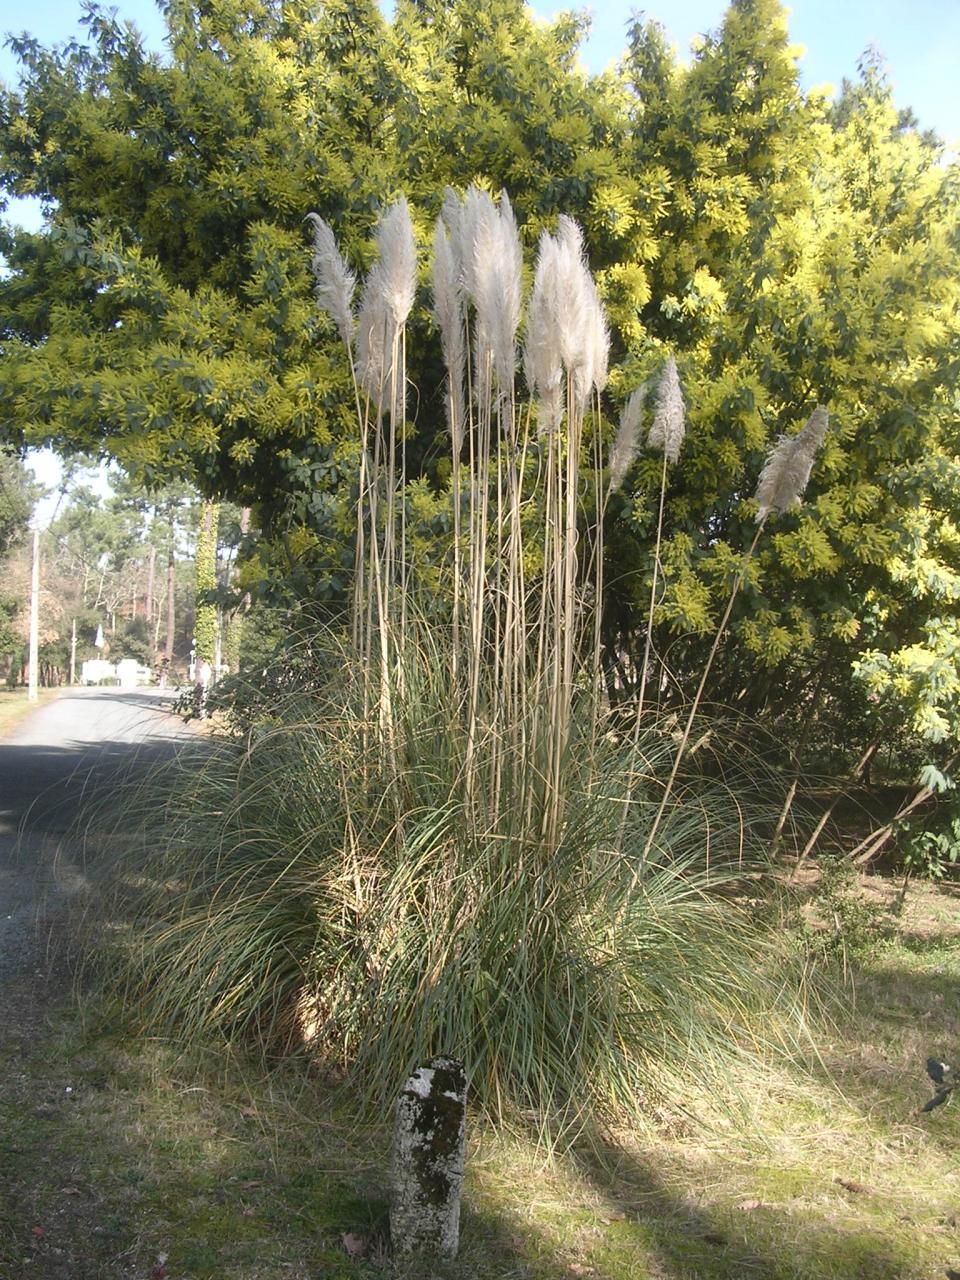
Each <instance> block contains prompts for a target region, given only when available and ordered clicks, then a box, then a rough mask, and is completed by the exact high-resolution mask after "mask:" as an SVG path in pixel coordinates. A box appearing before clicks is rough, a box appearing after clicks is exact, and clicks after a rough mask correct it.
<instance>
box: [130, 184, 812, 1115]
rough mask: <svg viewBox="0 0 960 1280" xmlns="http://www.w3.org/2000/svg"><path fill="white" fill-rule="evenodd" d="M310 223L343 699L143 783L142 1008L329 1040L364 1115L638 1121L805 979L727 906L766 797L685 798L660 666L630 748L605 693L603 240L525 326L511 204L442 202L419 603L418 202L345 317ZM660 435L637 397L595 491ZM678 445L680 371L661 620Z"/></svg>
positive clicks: (326, 690) (667, 381)
mask: <svg viewBox="0 0 960 1280" xmlns="http://www.w3.org/2000/svg"><path fill="white" fill-rule="evenodd" d="M311 221H312V222H313V227H314V252H313V268H314V272H315V275H316V280H317V298H318V302H319V303H320V305H321V306H322V307H323V308H324V309H326V310H327V311H328V312H329V314H330V315H331V317H332V319H333V320H334V322H335V324H336V326H337V330H338V332H339V334H340V337H341V339H342V342H343V344H344V348H345V353H346V358H347V360H348V363H349V366H350V371H351V375H352V378H353V386H354V401H355V407H356V414H357V428H356V449H357V455H358V459H359V464H358V486H357V490H356V498H355V499H351V502H353V504H354V505H353V509H352V511H351V515H352V517H353V519H354V521H355V526H354V527H355V569H356V572H355V580H354V589H353V599H352V607H351V616H350V621H349V627H347V628H345V631H346V632H347V634H345V635H343V636H341V637H332V636H331V637H328V638H327V641H326V646H327V650H328V652H330V653H331V654H332V657H331V658H330V660H329V661H328V662H327V663H326V664H325V668H326V669H327V670H328V671H330V672H333V673H334V674H333V675H331V677H330V678H329V680H328V681H327V682H326V683H325V684H324V686H323V690H322V693H321V694H320V695H318V696H316V697H315V698H314V699H312V700H310V701H307V702H301V703H291V704H289V705H282V706H279V707H277V708H276V709H275V710H274V713H273V714H272V716H271V717H270V724H269V725H264V726H263V727H257V726H254V727H253V728H252V729H250V730H249V732H248V735H247V737H246V739H245V740H244V742H243V743H233V742H226V743H224V744H222V745H220V746H219V747H217V748H216V749H215V750H214V751H213V753H212V754H211V756H210V758H209V759H208V760H207V761H206V763H205V764H204V765H203V767H202V768H200V769H199V770H195V771H194V772H191V773H190V774H188V776H187V777H186V778H177V780H176V781H177V785H175V786H172V787H170V788H169V789H168V791H167V793H166V794H167V799H166V801H165V808H164V810H163V818H162V821H160V822H158V821H157V817H156V810H155V809H154V808H153V807H152V802H153V798H154V797H155V795H156V784H152V787H151V790H150V792H149V793H147V799H146V801H145V802H144V804H143V807H144V809H145V811H146V812H147V813H148V814H149V820H148V822H147V824H146V825H145V827H144V830H147V829H149V831H150V832H151V833H155V832H156V831H158V830H159V831H160V832H161V836H160V839H161V846H160V848H159V849H157V848H156V847H151V848H149V850H148V852H147V856H146V858H145V860H144V862H143V864H142V866H141V867H140V868H139V869H138V872H137V875H136V878H135V882H136V887H135V890H134V891H133V892H132V894H131V895H128V901H129V904H130V905H129V915H130V918H131V920H132V925H131V929H130V934H129V938H130V946H129V962H130V970H129V972H130V974H131V978H130V983H129V987H128V994H129V996H130V1003H131V1006H132V1007H133V1008H134V1009H136V1010H137V1012H138V1014H139V1016H140V1017H141V1018H142V1020H143V1023H144V1025H148V1026H150V1027H153V1028H160V1029H162V1030H164V1031H165V1032H167V1033H169V1034H171V1035H178V1036H185V1037H188V1038H189V1037H202V1036H209V1035H214V1036H226V1037H231V1038H232V1037H236V1036H251V1035H253V1036H255V1037H257V1038H258V1039H259V1040H260V1042H261V1043H262V1044H264V1045H268V1046H271V1047H274V1048H277V1047H286V1048H289V1047H291V1046H293V1045H296V1044H298V1043H302V1044H306V1045H309V1048H310V1052H311V1054H312V1055H313V1056H314V1057H315V1058H319V1059H320V1061H322V1062H323V1064H324V1065H325V1066H327V1067H328V1068H329V1069H330V1070H331V1072H332V1073H334V1074H335V1075H336V1076H337V1077H338V1078H342V1079H344V1080H346V1081H347V1082H348V1085H349V1088H350V1090H352V1091H353V1094H354V1096H356V1097H359V1098H361V1099H363V1100H364V1101H366V1102H367V1103H369V1104H377V1105H382V1103H383V1102H384V1100H385V1099H387V1098H390V1097H392V1096H393V1094H394V1092H395V1090H396V1088H397V1086H398V1084H399V1082H401V1081H402V1080H403V1079H404V1078H405V1076H406V1074H407V1073H408V1072H409V1070H410V1069H411V1067H412V1066H414V1065H415V1064H416V1063H417V1062H418V1061H422V1060H423V1058H424V1057H425V1056H427V1055H430V1054H433V1053H435V1052H439V1051H443V1052H452V1053H454V1054H458V1055H460V1056H462V1057H463V1058H464V1059H465V1061H466V1063H467V1068H468V1071H469V1073H470V1076H471V1091H472V1094H473V1096H474V1098H475V1099H476V1100H477V1101H478V1102H479V1103H480V1104H481V1105H482V1106H484V1107H485V1108H486V1109H487V1110H488V1111H490V1112H491V1113H492V1114H497V1115H499V1114H503V1113H504V1111H506V1110H510V1109H520V1110H529V1109H533V1110H534V1111H535V1112H536V1113H537V1114H538V1115H539V1116H544V1115H546V1114H549V1113H554V1112H556V1111H558V1110H567V1109H571V1108H572V1109H573V1110H574V1111H575V1112H578V1113H579V1112H583V1111H585V1110H592V1111H598V1110H599V1111H602V1112H604V1113H605V1114H620V1115H624V1114H628V1115H631V1116H633V1117H634V1118H637V1117H639V1116H640V1115H641V1114H642V1113H643V1111H644V1108H645V1107H646V1106H647V1105H648V1103H649V1100H650V1098H651V1097H652V1096H653V1095H654V1094H656V1093H658V1092H667V1093H669V1092H670V1091H671V1089H672V1088H673V1087H674V1086H673V1085H672V1083H671V1082H672V1081H675V1080H676V1079H677V1078H678V1077H679V1076H680V1075H681V1074H682V1073H683V1072H684V1071H695V1072H696V1073H697V1075H698V1077H700V1078H702V1077H703V1075H704V1073H705V1072H706V1071H707V1069H708V1066H709V1064H710V1063H715V1062H718V1061H719V1060H721V1059H722V1058H723V1057H724V1056H727V1057H729V1056H730V1055H731V1054H733V1055H735V1054H737V1053H739V1052H741V1051H742V1050H743V1048H744V1046H745V1045H748V1044H754V1045H756V1044H757V1043H758V1041H759V1040H761V1039H763V1036H764V1035H765V1034H766V1033H765V1032H762V1031H760V1030H759V1029H760V1028H761V1027H765V1028H768V1029H770V1028H776V1027H777V1026H778V1025H779V1023H778V1018H779V1015H780V1013H782V1012H783V1008H784V1004H783V1000H782V998H781V997H782V995H783V987H784V984H783V983H781V982H779V981H771V980H770V979H769V977H768V976H767V975H768V973H769V972H770V971H771V970H770V968H769V966H768V965H767V964H766V959H767V951H766V944H765V943H764V942H763V941H762V940H761V936H760V934H759V932H758V931H757V930H756V929H755V928H754V927H753V925H752V923H751V921H750V918H749V916H748V914H747V913H746V912H744V911H742V910H741V909H740V908H738V907H737V906H736V905H734V901H733V898H734V896H735V894H734V890H735V889H736V886H737V883H738V878H739V877H740V875H741V874H742V872H743V870H744V869H745V867H747V866H751V865H754V854H755V853H756V852H757V848H758V846H757V844H756V842H755V839H754V836H755V833H756V831H757V830H758V829H759V828H760V827H761V826H762V824H763V823H764V822H765V823H767V824H769V823H770V822H771V821H772V818H773V817H774V816H775V808H774V809H770V810H768V809H766V808H765V807H764V806H763V805H760V806H759V807H755V806H752V805H751V803H750V802H749V799H748V794H753V793H754V791H755V788H754V786H753V784H752V783H748V781H747V780H746V779H743V780H741V781H742V786H740V787H739V789H738V790H737V792H736V793H733V792H731V790H729V789H724V788H719V787H717V786H715V785H713V784H711V783H709V782H708V781H706V780H705V779H701V780H700V783H699V785H698V787H697V791H696V796H695V801H692V802H690V803H686V804H678V803H674V804H673V805H672V806H670V807H668V803H667V802H668V799H669V798H670V796H671V792H672V789H673V787H674V784H675V781H676V778H677V771H678V769H679V767H680V763H681V758H682V756H683V752H684V749H685V746H686V741H687V738H688V736H689V732H690V727H691V725H692V723H693V713H691V716H690V719H689V720H688V722H687V727H686V730H685V733H684V735H683V740H682V741H681V744H680V747H679V749H678V750H676V751H675V743H674V738H673V736H672V734H671V733H667V732H666V731H665V730H664V729H663V728H662V727H661V726H660V724H659V722H658V720H657V718H656V716H654V715H652V714H648V712H647V709H646V708H645V706H644V686H645V684H646V680H647V669H648V665H649V657H650V649H649V641H648V646H647V654H646V656H645V660H644V674H643V680H642V683H641V688H640V698H639V702H638V706H637V715H636V721H635V723H634V725H633V729H632V732H630V733H627V734H624V733H623V729H622V720H614V719H613V718H612V717H611V716H610V710H609V707H608V706H607V704H606V702H605V700H604V697H603V696H602V689H603V682H602V678H601V676H602V670H601V667H602V644H601V636H600V624H599V619H600V617H601V614H602V608H603V590H604V584H603V507H604V501H605V498H604V492H603V490H602V488H601V486H600V479H599V477H600V475H601V472H602V453H601V441H602V413H601V397H602V395H603V392H604V388H605V386H606V381H607V364H608V358H609V346H610V336H609V331H608V328H607V324H606V320H605V317H604V313H603V306H602V303H601V299H600V296H599V293H598V290H597V287H596V284H595V282H594V280H593V277H592V275H591V272H590V269H589V265H588V263H587V259H586V253H585V248H584V242H583V236H582V233H581V231H580V228H579V227H578V226H577V224H576V223H575V222H573V220H572V219H570V218H566V217H562V216H561V217H560V218H559V219H558V221H557V226H556V230H555V231H554V232H550V231H543V232H542V234H541V236H540V239H539V244H538V249H537V256H536V262H535V264H534V272H533V285H532V290H531V292H530V296H529V299H528V300H527V303H526V307H524V298H523V285H522V282H523V274H522V256H521V251H520V239H519V235H518V230H517V225H516V220H515V218H514V214H513V210H512V208H511V205H510V202H509V200H508V198H507V196H506V194H505V193H501V194H500V196H499V197H498V198H497V199H496V200H495V199H494V198H493V197H492V196H491V195H490V194H489V193H487V192H484V191H482V190H480V189H478V188H471V189H470V190H468V191H467V192H466V193H465V195H464V196H463V197H462V198H461V197H459V196H457V195H456V194H455V193H453V192H450V191H448V192H447V193H446V195H445V198H444V201H443V206H442V209H441V213H440V216H439V218H438V219H437V222H436V224H435V229H434V236H433V251H434V261H433V270H432V294H433V313H434V318H435V321H436V325H437V329H438V332H439V338H440V345H441V348H442V352H443V357H444V361H445V365H446V372H447V413H448V426H449V438H450V445H451V455H452V470H451V477H452V478H451V495H450V496H451V502H452V507H453V520H452V524H453V539H452V546H451V547H450V548H449V556H448V558H447V559H446V560H445V561H444V562H443V566H442V574H441V578H442V590H441V591H440V592H439V593H435V594H433V595H427V594H426V593H424V592H422V591H421V590H420V588H419V587H418V582H419V577H420V575H418V572H417V569H418V566H417V563H416V553H415V549H414V546H413V544H412V539H410V538H409V537H408V531H407V518H408V517H407V512H408V490H407V484H406V440H407V436H408V434H409V424H408V423H407V422H406V406H407V401H408V396H407V374H406V324H407V320H408V317H409V314H410V312H411V309H412V307H413V305H414V301H415V294H416V287H417V250H416V242H415V237H414V232H413V227H412V223H411V219H410V213H409V209H408V207H407V204H406V201H405V200H404V199H403V198H400V199H399V200H397V201H396V202H395V203H394V204H392V205H391V206H390V207H389V208H387V209H386V210H385V212H384V214H383V216H382V218H381V220H380V223H379V225H378V227H377V228H376V231H375V250H376V253H375V258H376V260H375V263H374V265H373V267H372V268H371V269H370V271H369V272H368V274H367V277H366V279H365V280H364V281H363V284H362V286H361V299H360V306H359V313H358V315H357V316H356V317H354V312H353V294H354V288H355V283H356V282H355V280H354V277H353V274H352V272H351V271H350V269H349V268H348V267H347V265H346V263H345V261H344V259H343V257H342V255H341V254H340V251H339V248H338V247H337V244H336V240H335V237H334V235H333V233H332V231H331V229H330V228H329V227H328V226H327V224H326V223H325V222H323V220H322V219H320V218H318V217H316V215H314V216H313V217H312V219H311ZM520 334H523V360H522V365H523V369H524V371H525V378H526V395H525V394H524V388H523V385H522V381H521V379H520V377H519V371H518V363H519V362H518V357H517V352H518V340H519V339H518V335H520ZM642 417H643V389H642V388H641V389H639V390H638V391H636V392H635V393H634V394H633V395H632V396H631V397H630V398H629V399H628V401H627V403H626V405H625V407H624V412H623V417H622V420H621V426H620V431H619V433H618V436H617V440H616V442H615V444H614V449H613V454H612V456H611V458H610V462H609V473H610V481H609V487H608V489H607V496H609V494H610V493H611V492H613V491H614V490H615V489H616V488H617V486H618V485H620V484H621V483H622V482H623V479H624V477H625V475H626V472H627V469H628V468H629V466H630V463H631V461H632V460H633V457H634V456H635V453H636V450H637V448H638V440H639V437H640V430H641V425H642ZM824 417H825V415H824ZM811 421H812V420H811ZM818 423H819V419H818ZM805 430H806V435H804V433H803V432H802V433H801V435H800V437H798V438H797V442H792V445H791V447H792V450H793V452H791V453H790V456H789V458H788V457H787V453H786V450H785V449H784V451H783V453H782V457H781V456H780V455H778V458H779V459H780V460H779V461H778V462H777V464H776V467H775V468H773V469H772V470H770V471H769V474H768V473H767V472H765V473H764V478H763V479H762V481H761V489H762V491H763V497H762V503H764V504H766V508H767V509H768V510H769V511H773V510H782V509H785V507H786V506H789V505H790V503H789V501H788V499H787V489H788V487H789V486H790V485H793V488H794V490H796V489H797V482H798V478H799V477H800V473H801V471H804V468H806V470H805V472H804V475H803V480H804V482H805V480H806V476H807V475H809V466H810V460H811V459H812V452H811V449H815V447H816V445H815V444H813V443H812V440H813V437H814V436H815V435H816V434H817V431H819V426H818V427H817V429H816V430H814V429H813V428H812V427H810V428H809V429H805ZM683 431H684V406H683V397H682V392H681V389H680V381H679V374H678V370H677V366H676V363H675V361H674V360H673V357H672V356H671V357H669V358H668V359H667V361H666V363H665V366H664V368H663V371H662V373H661V376H660V379H659V384H658V389H657V394H656V404H655V406H654V414H653V425H652V426H651V428H650V432H649V436H648V444H649V445H650V446H651V447H652V448H657V449H659V450H661V451H662V453H663V465H662V481H661V491H660V521H659V523H658V534H657V539H658V541H657V550H656V552H655V555H654V588H653V595H652V597H651V617H652V613H653V609H654V604H655V600H654V597H655V592H656V581H657V578H656V565H657V560H658V555H659V539H660V528H661V526H662V520H663V501H664V492H665V486H666V475H667V468H668V466H669V465H671V464H673V463H675V462H676V460H677V457H678V455H679V452H680V447H681V443H682V439H683ZM820 438H822V432H821V435H820ZM591 453H592V461H593V476H592V477H591V476H590V475H589V473H588V471H587V462H588V458H589V457H590V455H591ZM771 467H773V464H772V463H771ZM800 487H802V485H801V486H800ZM761 528H762V524H761ZM438 596H439V598H438ZM728 612H729V611H728ZM721 629H722V628H721ZM711 656H712V655H711ZM701 688H702V685H701ZM698 697H699V695H698ZM695 710H696V700H695V704H694V711H695ZM671 760H672V762H673V763H672V768H670V773H669V779H668V782H667V784H666V787H665V788H664V786H663V783H662V777H663V775H664V773H665V772H667V770H668V767H669V766H670V762H671ZM729 767H730V766H729V763H728V766H727V768H728V772H729ZM658 796H659V804H657V798H658ZM130 821H131V820H130V819H128V818H125V819H124V822H125V824H128V823H129V822H130ZM129 872H130V867H129V865H127V866H125V867H124V868H121V869H120V874H119V880H120V882H121V883H127V884H128V886H130V874H129Z"/></svg>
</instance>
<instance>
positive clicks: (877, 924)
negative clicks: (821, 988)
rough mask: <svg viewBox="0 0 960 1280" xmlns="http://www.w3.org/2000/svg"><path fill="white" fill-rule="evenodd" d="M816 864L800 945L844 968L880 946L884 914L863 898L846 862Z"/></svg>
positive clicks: (826, 860) (854, 873) (825, 860)
mask: <svg viewBox="0 0 960 1280" xmlns="http://www.w3.org/2000/svg"><path fill="white" fill-rule="evenodd" d="M818 865H819V872H820V879H819V881H818V882H817V886H816V889H815V891H814V893H813V895H812V897H811V899H810V903H809V906H810V913H809V914H808V915H805V916H804V917H803V920H802V923H801V927H800V938H801V942H802V945H803V947H804V949H805V950H806V952H807V953H808V954H809V955H812V956H813V957H815V958H816V957H819V958H821V959H829V960H839V961H840V962H841V963H842V964H843V966H844V967H846V964H847V961H848V960H849V959H858V960H862V959H864V958H866V957H867V956H870V955H872V954H874V953H875V952H876V951H877V950H878V949H879V947H880V946H881V945H882V944H883V942H884V940H885V938H886V936H887V934H888V932H889V928H888V925H889V922H888V919H887V911H886V909H885V908H884V907H883V906H882V905H881V904H879V903H876V902H871V901H870V900H869V899H868V898H867V897H866V896H865V894H864V892H863V888H862V886H861V885H860V882H859V878H858V873H857V868H856V866H855V865H854V864H853V863H851V862H850V861H849V859H846V858H843V857H835V858H831V857H823V858H821V859H820V861H819V864H818Z"/></svg>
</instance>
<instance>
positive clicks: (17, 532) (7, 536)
mask: <svg viewBox="0 0 960 1280" xmlns="http://www.w3.org/2000/svg"><path fill="white" fill-rule="evenodd" d="M34 487H35V486H34V485H33V483H32V481H31V479H30V477H29V475H28V474H27V470H26V468H25V467H24V465H23V463H22V462H21V461H20V459H19V458H18V457H17V455H16V454H15V453H14V452H13V451H12V450H11V449H8V448H4V447H3V446H2V444H0V560H2V559H3V557H4V556H5V555H6V554H7V553H8V552H9V551H10V550H12V548H13V547H15V546H16V544H17V543H18V542H19V541H20V539H21V538H22V537H23V534H24V531H25V530H26V528H27V524H28V522H29V520H30V513H31V512H32V510H33V489H34Z"/></svg>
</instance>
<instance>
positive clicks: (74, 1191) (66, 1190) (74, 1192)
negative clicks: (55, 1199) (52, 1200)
mask: <svg viewBox="0 0 960 1280" xmlns="http://www.w3.org/2000/svg"><path fill="white" fill-rule="evenodd" d="M60 1194H61V1195H64V1196H78V1195H80V1188H79V1187H61V1188H60Z"/></svg>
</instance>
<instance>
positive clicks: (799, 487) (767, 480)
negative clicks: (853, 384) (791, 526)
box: [756, 404, 830, 524]
mask: <svg viewBox="0 0 960 1280" xmlns="http://www.w3.org/2000/svg"><path fill="white" fill-rule="evenodd" d="M829 421H830V419H829V415H828V413H827V410H826V409H825V408H824V406H823V405H822V404H818V405H817V407H816V408H815V409H814V411H813V413H811V415H810V417H809V418H808V419H807V423H806V426H805V427H804V428H803V430H802V431H801V432H800V433H799V434H798V435H795V436H780V437H779V438H778V440H777V443H776V444H775V445H774V447H773V449H772V450H771V451H770V455H769V457H768V458H767V460H766V462H765V463H764V466H763V470H762V471H761V472H760V481H759V483H758V484H757V492H756V499H757V523H758V524H759V523H760V521H761V520H763V519H765V517H766V516H768V515H770V514H771V513H772V512H773V513H776V514H778V515H782V514H783V512H785V511H789V510H790V508H791V507H795V506H796V505H797V504H798V503H799V501H800V499H801V497H802V496H803V491H804V489H806V487H807V481H808V480H809V479H810V472H811V471H812V470H813V460H814V458H815V457H816V454H817V450H818V449H819V448H820V446H821V444H823V440H824V436H826V434H827V426H828V425H829Z"/></svg>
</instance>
